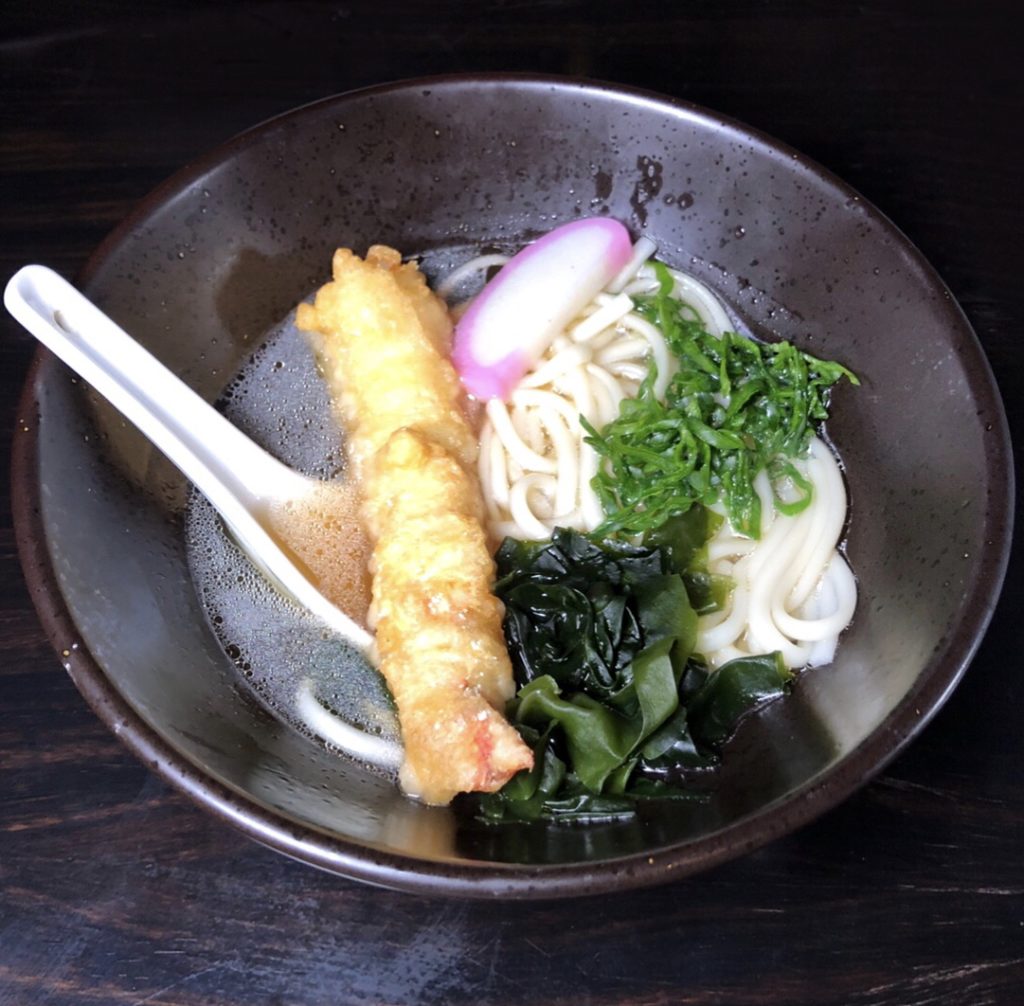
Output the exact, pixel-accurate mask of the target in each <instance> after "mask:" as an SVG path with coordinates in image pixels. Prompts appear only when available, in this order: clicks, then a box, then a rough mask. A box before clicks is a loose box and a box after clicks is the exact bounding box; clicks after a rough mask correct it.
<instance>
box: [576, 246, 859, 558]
mask: <svg viewBox="0 0 1024 1006" xmlns="http://www.w3.org/2000/svg"><path fill="white" fill-rule="evenodd" d="M654 269H655V271H656V274H657V276H658V278H659V283H660V285H659V289H658V290H657V291H656V292H655V293H654V294H653V295H651V296H649V297H641V298H638V299H637V306H636V310H637V311H638V312H639V313H640V314H641V315H643V316H644V317H646V318H647V319H648V320H649V321H651V322H652V323H653V324H654V325H656V326H657V327H658V328H659V329H660V330H661V332H662V334H663V335H664V337H665V340H666V341H667V343H668V345H669V348H670V349H671V351H672V352H673V354H674V355H675V356H676V358H677V359H678V360H679V362H680V368H679V370H678V371H677V373H676V374H675V375H674V376H673V377H672V380H671V381H670V382H669V385H668V388H667V390H666V392H665V395H664V398H663V399H658V398H657V397H656V396H655V394H654V381H655V378H656V376H657V375H656V370H655V367H654V366H653V365H652V366H651V368H650V370H649V372H648V375H647V377H646V379H645V380H644V382H643V384H642V385H641V387H640V390H639V392H638V393H637V395H636V397H635V398H626V399H623V401H622V405H621V407H620V412H619V416H618V417H617V418H616V419H614V420H613V421H612V422H611V423H609V424H608V425H607V426H606V427H604V429H602V430H600V431H598V430H595V429H594V428H593V427H592V426H590V425H589V424H588V423H587V422H586V420H585V419H581V421H582V422H583V424H584V426H585V427H586V429H587V433H588V434H589V435H588V437H587V442H588V443H589V444H591V445H592V446H593V447H594V449H595V450H596V451H597V452H598V454H600V455H601V456H602V457H603V458H604V461H605V463H604V465H602V468H601V471H600V473H599V474H598V475H597V476H596V477H595V479H594V483H593V484H594V488H595V490H596V491H597V493H598V495H599V497H600V499H601V503H602V505H603V507H604V511H605V514H606V515H607V516H606V518H605V521H604V522H603V523H602V524H601V526H600V527H599V528H598V529H597V532H598V533H599V534H602V535H609V534H616V533H623V534H629V535H635V534H642V533H643V532H645V531H649V530H650V529H652V528H656V527H659V526H660V525H662V524H664V522H665V521H666V520H667V519H668V518H669V517H672V516H675V515H677V514H680V513H685V512H686V511H687V510H689V509H690V507H691V506H692V505H693V504H694V503H704V504H708V505H710V504H712V503H715V502H717V501H718V500H722V501H723V502H724V504H725V508H726V512H727V513H728V515H729V519H730V521H731V522H732V525H733V527H735V528H736V529H737V530H738V531H740V532H741V533H743V534H746V535H749V536H750V537H753V538H757V537H758V536H759V534H760V528H761V503H760V499H759V497H758V495H757V493H756V492H755V491H754V478H755V476H756V475H757V474H758V473H759V472H761V471H762V470H764V469H768V470H769V474H770V475H771V477H772V479H773V482H777V481H778V480H779V479H781V478H784V477H788V478H790V479H792V477H793V475H794V474H798V473H796V470H795V468H793V466H792V465H789V466H788V467H787V466H786V465H785V464H784V463H782V462H780V461H779V459H780V458H782V459H784V458H792V457H800V456H803V455H804V454H805V453H806V450H807V445H808V443H809V442H810V438H811V436H812V435H813V434H814V426H815V423H818V422H820V421H822V420H824V419H826V418H827V416H828V410H827V406H828V393H829V389H830V388H831V387H832V386H833V385H834V384H835V383H836V382H837V381H839V380H840V379H841V378H843V377H846V378H847V379H848V380H849V381H851V382H852V383H853V384H857V383H858V381H857V378H856V377H855V376H854V374H852V373H851V372H850V371H849V370H847V369H846V367H844V366H842V365H841V364H838V363H833V362H830V361H826V360H819V359H817V358H816V357H813V356H811V355H809V354H807V353H803V352H801V351H800V350H798V349H796V347H794V346H793V345H792V344H791V343H788V342H779V343H772V344H766V343H760V342H756V341H754V340H753V339H748V338H746V337H745V336H742V335H738V334H736V333H735V332H725V333H723V335H722V336H721V337H718V336H715V335H712V334H711V333H710V332H708V331H707V330H706V329H705V328H704V326H703V324H702V323H701V321H700V319H699V318H698V317H697V315H696V313H695V312H694V311H693V309H692V308H691V307H689V306H688V305H686V304H684V303H681V302H680V301H679V300H677V299H676V298H674V297H673V296H672V295H671V294H672V286H673V280H672V277H671V275H670V273H669V272H668V270H667V269H666V268H665V266H663V265H662V264H661V263H657V262H656V263H654ZM797 487H798V488H799V489H800V491H801V493H802V495H801V496H800V497H799V498H798V499H797V500H795V501H790V502H782V501H780V504H781V505H780V509H781V510H783V512H790V513H792V512H796V511H797V510H799V509H801V508H802V507H804V506H806V505H807V504H808V503H809V502H810V486H809V485H808V484H807V483H806V482H803V483H802V484H800V483H799V482H797Z"/></svg>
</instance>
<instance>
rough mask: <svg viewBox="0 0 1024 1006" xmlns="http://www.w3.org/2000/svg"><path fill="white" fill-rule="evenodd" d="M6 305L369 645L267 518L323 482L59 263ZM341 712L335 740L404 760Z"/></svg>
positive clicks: (309, 601)
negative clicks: (230, 416)
mask: <svg viewBox="0 0 1024 1006" xmlns="http://www.w3.org/2000/svg"><path fill="white" fill-rule="evenodd" d="M4 305H5V306H6V308H7V310H8V311H10V313H11V314H12V315H13V316H14V317H15V318H16V319H17V320H18V321H19V322H20V323H21V324H22V325H24V327H25V328H26V329H28V331H29V332H31V333H32V335H34V336H35V337H36V338H37V339H38V340H39V341H40V342H41V343H42V344H43V345H44V346H46V348H47V349H49V350H50V351H51V352H52V353H54V354H55V355H56V356H58V357H59V358H60V359H61V360H63V361H64V362H65V363H66V364H67V365H68V366H69V367H70V368H71V369H72V370H73V371H75V373H77V374H78V375H79V376H80V377H82V378H84V379H85V380H86V381H88V382H89V384H91V385H92V386H93V387H94V388H95V389H96V390H97V391H98V392H99V393H100V394H101V395H103V397H104V398H106V399H107V400H108V401H109V402H110V404H111V405H113V406H114V407H115V408H116V409H117V410H118V411H119V412H121V413H122V414H123V415H124V416H125V417H126V418H127V419H129V420H131V422H132V423H133V424H134V425H135V426H137V427H138V428H139V430H141V432H142V433H143V434H144V435H145V436H146V437H147V438H148V439H149V440H150V441H152V443H153V444H155V445H156V446H157V447H158V448H159V449H160V450H161V451H162V452H163V453H164V454H165V455H166V456H167V458H168V459H169V460H170V461H171V462H172V463H173V464H174V465H176V466H177V468H178V469H180V471H181V472H182V474H183V475H185V477H186V478H188V479H189V480H190V481H191V482H192V483H193V484H194V485H195V486H196V488H197V489H199V491H200V492H201V493H202V494H203V495H204V496H205V497H206V498H207V499H208V500H209V501H210V503H211V504H212V505H213V506H214V508H215V509H216V510H217V512H218V513H219V514H220V515H221V517H222V518H223V520H224V522H225V524H227V525H228V527H229V528H230V530H231V533H232V534H233V536H234V537H235V539H236V540H237V542H238V544H239V545H240V546H241V547H242V548H243V549H244V550H245V552H246V554H247V555H248V556H249V557H250V558H251V559H252V560H253V562H254V563H256V565H257V566H259V568H260V569H261V570H262V571H263V572H264V574H266V576H267V577H268V578H269V579H271V580H272V581H273V582H275V583H276V584H277V585H278V586H279V587H280V588H281V589H282V590H283V591H284V592H285V593H287V594H289V595H290V596H291V597H292V598H294V600H295V601H296V602H298V603H299V604H300V605H302V606H303V607H305V608H306V609H308V610H309V611H310V612H311V613H312V614H313V615H315V616H316V617H318V618H320V619H321V620H322V621H324V622H325V623H326V624H327V625H328V626H329V627H330V628H331V629H332V630H333V631H334V632H336V633H338V635H340V636H341V637H342V638H344V639H345V640H347V641H348V642H349V643H351V644H352V645H353V646H355V647H356V648H357V649H359V650H360V651H362V652H364V653H365V652H366V651H367V650H368V649H369V646H370V644H371V643H372V641H373V637H372V636H371V635H370V633H368V632H367V631H366V630H365V629H364V628H362V627H361V626H360V625H357V624H356V623H355V622H354V621H352V619H351V618H349V617H348V616H347V615H346V614H345V613H344V612H343V611H341V610H340V609H339V608H338V607H337V606H336V605H334V604H332V603H331V602H330V601H329V600H328V599H327V598H326V597H324V596H323V594H321V593H320V591H319V590H317V588H316V587H315V586H314V585H313V584H312V583H311V582H310V581H309V580H308V579H307V578H306V576H305V575H304V574H303V573H302V572H301V571H300V570H299V569H298V568H297V567H296V566H295V564H294V563H293V562H292V561H291V560H290V559H289V558H288V556H287V555H286V554H285V553H284V552H283V551H282V550H281V548H280V547H279V546H278V545H277V543H276V542H275V541H274V539H273V537H271V535H270V534H269V533H268V532H267V529H266V526H265V524H264V521H265V520H266V519H267V514H268V512H269V510H270V509H271V507H272V506H274V505H275V504H276V503H284V502H288V501H298V500H303V499H306V498H308V497H310V496H311V495H312V494H313V493H314V492H316V491H317V489H318V488H320V487H321V486H322V483H320V482H318V481H317V480H315V479H311V478H308V477H306V476H304V475H300V474H299V473H298V472H296V471H294V470H293V469H291V468H289V467H288V466H287V465H285V464H282V463H281V462H280V461H278V460H277V459H276V458H274V457H272V456H271V455H270V454H268V453H267V452H266V451H265V450H263V448H262V447H260V446H258V445H257V444H255V443H254V442H253V441H252V440H250V439H249V438H248V437H247V436H246V435H245V434H244V433H242V432H241V431H240V430H238V429H237V428H236V427H235V426H233V425H232V424H231V423H230V422H229V421H228V420H227V419H225V418H224V416H222V415H221V414H220V413H219V412H217V410H216V409H214V408H213V406H212V405H210V404H209V403H207V402H206V401H204V400H203V399H202V398H200V397H199V395H197V394H196V393H195V392H194V391H193V390H192V389H191V388H189V387H188V385H186V384H185V383H184V382H183V381H182V380H181V379H180V378H178V377H177V376H175V375H174V374H172V373H171V371H169V370H168V369H167V368H166V367H165V366H164V365H163V364H162V363H160V361H159V360H157V359H156V357H155V356H153V355H152V353H150V352H149V351H148V350H146V349H144V348H143V347H142V346H140V345H139V343H137V342H136V341H135V340H134V339H132V337H131V336H130V335H128V333H127V332H125V331H124V330H123V329H122V328H120V326H118V325H117V324H115V323H114V322H113V321H112V320H111V319H110V318H108V317H107V316H106V315H105V314H104V313H103V312H102V311H101V310H100V309H99V308H98V307H96V305H95V304H93V303H92V302H91V301H89V300H88V299H87V298H86V297H85V296H84V295H83V294H81V293H79V292H78V290H76V289H75V288H74V287H73V286H72V285H71V284H70V283H68V282H67V280H65V279H64V278H63V277H61V276H59V275H58V274H57V273H55V272H54V271H53V270H52V269H48V268H46V267H45V266H41V265H27V266H24V267H23V268H21V269H19V270H18V272H16V273H15V274H14V276H12V277H11V279H10V281H9V282H8V284H7V288H6V289H5V290H4ZM331 720H332V721H333V726H334V730H333V731H332V736H330V737H328V740H330V741H331V742H332V743H334V744H336V745H337V746H339V747H342V748H343V749H344V750H346V751H348V753H350V754H352V755H354V756H355V757H358V758H362V759H364V760H366V761H370V762H373V763H374V764H378V765H395V764H397V762H398V760H399V758H398V750H397V747H396V745H394V744H393V743H391V742H388V741H384V740H381V739H380V738H377V737H373V736H371V735H370V734H367V733H364V732H363V731H361V730H358V729H357V728H355V727H352V726H350V725H348V724H345V723H344V722H343V721H341V720H339V719H338V718H337V717H335V716H331Z"/></svg>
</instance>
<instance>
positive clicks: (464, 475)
mask: <svg viewBox="0 0 1024 1006" xmlns="http://www.w3.org/2000/svg"><path fill="white" fill-rule="evenodd" d="M333 275H334V281H333V282H331V283H328V284H327V285H326V286H324V287H322V288H321V289H320V290H319V291H318V293H317V295H316V301H315V304H314V305H313V306H312V307H311V306H309V305H306V304H303V305H300V307H299V311H298V315H297V323H298V325H299V327H300V328H302V329H304V330H306V331H309V332H316V333H319V334H320V335H321V336H322V342H321V344H320V349H321V353H322V356H323V358H324V361H325V364H326V371H327V377H328V380H329V382H330V385H331V388H332V391H333V397H334V400H335V403H336V404H337V405H338V407H339V409H340V411H341V415H342V419H343V422H344V424H345V426H346V429H347V435H348V450H349V455H350V458H351V460H352V462H353V465H354V467H355V470H356V474H357V476H358V478H359V479H360V480H361V483H362V492H363V498H364V506H363V514H364V516H365V519H366V522H367V526H368V528H369V531H370V535H371V538H372V539H373V541H374V546H373V560H372V573H373V605H372V609H371V615H372V618H373V619H374V620H375V624H376V631H377V643H376V645H377V655H378V661H379V666H380V670H381V673H382V674H383V675H384V677H385V679H386V680H387V682H388V685H389V686H390V688H391V692H392V694H393V695H394V697H395V702H396V704H397V706H398V717H399V722H400V724H401V728H402V738H403V742H404V745H405V761H404V763H403V765H402V769H401V773H400V780H401V783H402V787H403V789H405V791H406V792H408V793H410V794H411V795H414V796H418V797H420V798H422V799H423V800H425V801H426V802H427V803H436V804H441V803H447V802H448V801H449V800H451V798H452V797H453V796H454V795H455V794H456V793H459V792H467V791H484V792H491V791H494V790H496V789H500V788H501V786H502V785H504V783H505V782H507V781H508V779H509V778H511V777H512V776H513V775H514V774H515V773H516V772H518V771H519V770H520V769H523V768H529V767H530V765H531V764H532V755H531V752H530V750H529V748H528V747H527V746H526V745H525V744H524V743H523V741H522V739H521V738H520V736H519V734H518V733H517V732H516V731H515V730H514V729H513V728H512V727H511V726H509V724H508V723H507V722H506V721H505V719H504V717H503V716H502V715H501V714H500V713H499V712H498V709H499V708H500V707H501V706H502V705H503V704H504V702H505V701H506V700H507V699H509V698H510V697H511V696H512V694H513V691H514V688H515V685H514V682H513V678H512V667H511V664H510V663H509V659H508V654H507V653H506V651H505V644H504V638H503V636H502V631H501V618H502V606H501V603H500V602H499V601H498V600H497V598H495V597H494V595H493V594H491V591H490V584H491V582H492V580H493V578H494V563H493V560H492V559H491V556H490V553H489V551H488V548H487V543H486V539H485V536H484V532H483V528H482V524H481V519H482V516H483V502H482V499H481V495H480V489H479V486H478V485H477V484H476V481H475V478H474V477H473V476H471V475H470V474H468V473H469V472H471V471H473V466H474V463H475V460H476V452H477V440H476V437H475V436H474V434H473V431H472V430H471V429H470V428H469V424H468V423H467V422H466V419H465V416H464V415H463V412H462V409H461V407H460V398H461V387H460V384H459V380H458V376H457V375H456V373H455V370H454V368H453V367H452V366H451V364H450V363H449V362H448V353H449V349H450V342H451V323H450V321H449V319H448V314H447V311H446V309H445V307H444V304H443V303H442V302H441V301H440V300H439V299H438V298H437V297H436V296H435V295H434V294H433V293H431V291H430V290H429V288H428V287H427V284H426V281H425V280H424V278H423V276H422V274H421V273H420V272H419V270H418V269H417V268H416V266H415V265H412V264H408V265H402V264H401V257H400V255H399V254H398V252H396V251H394V250H393V249H390V248H385V247H383V246H374V247H373V248H371V249H370V250H369V252H368V253H367V256H366V260H365V262H364V261H363V260H361V259H360V258H359V257H358V256H356V255H354V254H353V253H352V252H350V251H348V250H347V249H339V250H338V251H337V252H336V253H335V255H334V261H333Z"/></svg>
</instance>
